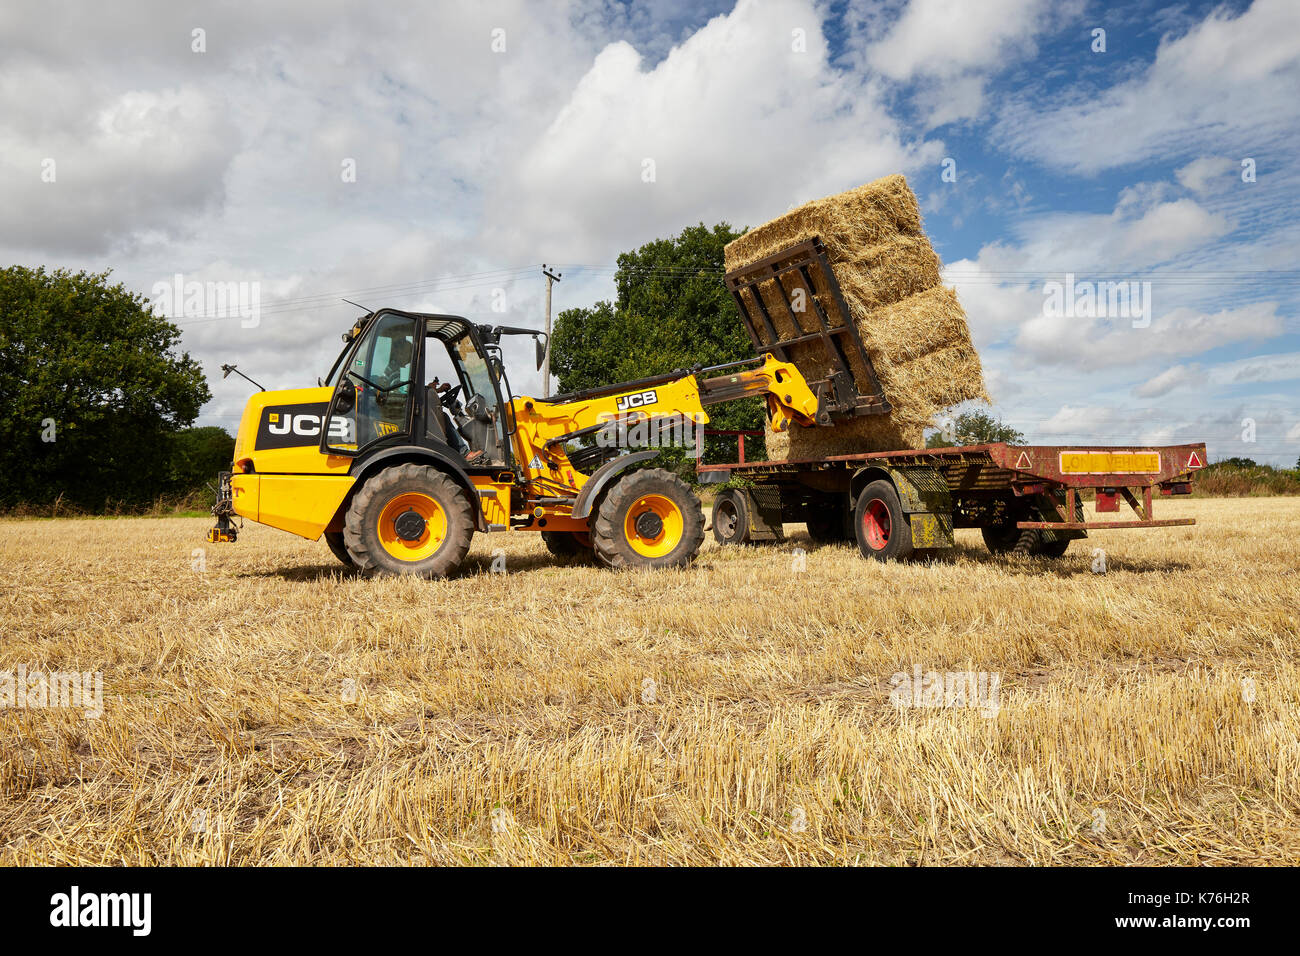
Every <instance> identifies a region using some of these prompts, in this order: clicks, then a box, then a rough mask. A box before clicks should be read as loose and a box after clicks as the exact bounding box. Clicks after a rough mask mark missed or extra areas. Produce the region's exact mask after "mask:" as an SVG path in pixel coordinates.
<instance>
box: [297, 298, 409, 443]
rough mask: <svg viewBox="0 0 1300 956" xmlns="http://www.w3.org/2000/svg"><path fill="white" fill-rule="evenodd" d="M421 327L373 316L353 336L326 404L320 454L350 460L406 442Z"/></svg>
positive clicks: (389, 315) (405, 319) (388, 315)
mask: <svg viewBox="0 0 1300 956" xmlns="http://www.w3.org/2000/svg"><path fill="white" fill-rule="evenodd" d="M419 332H420V322H419V320H418V319H416V318H415V317H413V316H409V315H403V314H401V313H398V312H381V313H379V314H378V315H376V316H375V317H374V318H373V319H372V320H371V321H370V323H369V324H368V325H367V326H366V328H365V330H364V331H363V332H362V333H361V335H360V336H358V338H357V341H356V343H355V345H354V346H353V348H352V352H351V353H350V354H349V355H348V357H347V359H346V360H345V361H344V364H343V367H342V369H341V370H340V371H339V381H338V384H337V385H336V386H335V389H334V394H333V396H331V398H330V405H329V410H328V412H327V423H328V424H327V427H326V429H325V434H324V435H323V436H322V437H321V451H322V452H324V453H326V454H330V455H346V456H348V457H352V458H355V457H356V456H357V455H360V454H362V453H363V452H365V451H366V450H367V449H369V448H370V447H372V446H374V445H375V444H377V443H379V442H386V443H393V444H397V443H400V442H402V441H406V440H409V437H410V434H411V428H412V425H411V416H412V414H413V397H414V395H415V394H416V392H417V391H418V384H419V383H418V381H417V378H416V370H417V369H418V368H419V366H418V364H417V360H418V358H419V356H418V350H419V349H420V348H421V347H422V346H423V341H422V337H421V336H420V334H419Z"/></svg>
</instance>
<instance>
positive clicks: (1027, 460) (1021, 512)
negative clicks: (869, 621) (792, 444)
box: [697, 442, 1206, 551]
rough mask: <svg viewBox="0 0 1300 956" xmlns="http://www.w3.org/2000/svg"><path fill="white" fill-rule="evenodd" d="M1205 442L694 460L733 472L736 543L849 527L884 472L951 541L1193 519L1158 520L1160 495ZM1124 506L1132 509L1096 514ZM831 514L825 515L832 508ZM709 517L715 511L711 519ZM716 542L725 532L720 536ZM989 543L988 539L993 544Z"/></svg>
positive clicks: (921, 535)
mask: <svg viewBox="0 0 1300 956" xmlns="http://www.w3.org/2000/svg"><path fill="white" fill-rule="evenodd" d="M1205 461H1206V452H1205V445H1204V443H1197V444H1189V445H1164V446H1135V445H1122V446H1102V445H1009V444H1006V443H1004V442H998V443H994V444H988V445H967V446H959V447H952V448H911V449H902V450H899V451H886V452H869V453H864V454H857V455H835V456H831V457H827V458H817V459H801V460H788V461H737V462H730V463H726V464H715V465H704V464H701V465H698V466H697V471H698V472H699V477H700V480H701V481H702V482H704V483H722V482H727V481H728V480H729V479H735V478H743V479H744V481H742V482H733V484H736V485H738V486H741V487H739V488H738V489H736V490H733V491H729V492H727V494H728V495H730V496H731V497H730V498H729V499H728V500H729V502H730V505H729V506H728V507H729V508H730V510H731V511H735V512H738V513H739V514H741V515H742V516H743V521H742V524H743V527H742V528H741V529H740V530H739V531H738V532H737V537H736V539H735V543H747V542H749V541H761V540H772V539H780V538H781V537H782V528H783V525H784V523H786V522H792V521H806V522H809V523H810V524H809V527H810V530H811V529H812V527H813V524H812V523H813V522H816V523H817V524H818V526H819V527H822V528H826V527H829V528H832V529H833V528H834V527H835V526H836V524H837V523H838V525H840V526H842V528H843V529H844V530H843V535H844V536H845V537H847V536H849V535H850V534H851V533H852V532H853V523H852V512H853V508H854V505H855V503H856V501H857V499H858V497H859V495H860V493H861V492H862V491H863V489H864V488H865V487H866V486H867V485H868V484H869V483H870V482H872V481H877V480H884V481H887V482H889V483H890V484H891V485H892V487H893V488H894V489H895V490H896V493H897V495H898V498H899V500H900V506H901V509H902V511H903V512H905V513H906V514H907V515H908V516H909V518H908V520H909V524H910V525H911V528H912V531H911V533H912V534H913V536H914V537H915V539H916V547H917V548H935V547H939V548H942V547H949V546H951V541H952V529H953V528H962V527H967V528H981V529H988V531H989V534H988V535H986V540H988V541H997V540H1000V539H999V537H998V535H1002V536H1004V537H1006V536H1011V537H1014V536H1015V535H1016V534H1023V533H1024V532H1028V531H1033V532H1037V533H1038V534H1039V535H1041V536H1042V540H1043V541H1044V542H1046V543H1047V544H1049V545H1051V544H1053V543H1055V544H1056V545H1058V546H1060V550H1062V551H1063V550H1064V544H1066V543H1068V541H1070V540H1072V539H1075V538H1082V537H1086V536H1087V533H1088V531H1093V530H1107V529H1122V528H1163V527H1174V526H1182V525H1192V524H1195V523H1196V522H1195V519H1194V518H1156V517H1155V514H1154V499H1155V497H1156V496H1157V495H1160V496H1167V495H1185V494H1190V493H1191V486H1192V480H1193V478H1194V476H1195V473H1196V472H1197V471H1198V470H1199V469H1200V468H1203V467H1204V466H1205ZM1084 491H1091V492H1093V495H1094V505H1095V509H1096V511H1097V513H1098V517H1096V518H1094V519H1093V520H1088V519H1087V518H1086V516H1085V515H1084V512H1083V499H1082V496H1081V493H1082V492H1084ZM1125 504H1127V505H1128V506H1129V508H1130V509H1131V511H1132V512H1133V517H1132V518H1125V519H1120V518H1119V517H1118V515H1116V517H1115V518H1113V519H1112V518H1102V517H1100V516H1101V515H1110V514H1115V513H1117V512H1119V511H1120V510H1121V506H1122V505H1125ZM828 516H829V517H828ZM716 526H717V521H716V520H715V527H716ZM719 540H722V539H721V537H720V538H719ZM990 546H992V544H991V545H990Z"/></svg>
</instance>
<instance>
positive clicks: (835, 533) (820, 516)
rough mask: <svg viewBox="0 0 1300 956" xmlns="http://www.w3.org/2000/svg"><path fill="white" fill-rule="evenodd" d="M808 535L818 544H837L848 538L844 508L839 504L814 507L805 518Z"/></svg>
mask: <svg viewBox="0 0 1300 956" xmlns="http://www.w3.org/2000/svg"><path fill="white" fill-rule="evenodd" d="M805 523H806V524H807V526H808V537H810V538H812V539H813V540H814V541H816V542H817V543H818V544H836V543H839V542H841V541H845V540H847V539H848V535H847V534H845V530H846V529H845V527H844V509H843V508H841V507H840V506H839V505H837V504H832V505H827V506H825V507H814V508H813V509H812V510H810V511H809V512H808V515H807V517H806V519H805Z"/></svg>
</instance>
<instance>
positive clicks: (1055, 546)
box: [1038, 536, 1074, 558]
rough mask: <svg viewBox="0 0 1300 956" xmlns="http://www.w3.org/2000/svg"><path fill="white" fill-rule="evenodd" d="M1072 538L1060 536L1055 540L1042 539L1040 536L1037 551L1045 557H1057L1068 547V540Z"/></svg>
mask: <svg viewBox="0 0 1300 956" xmlns="http://www.w3.org/2000/svg"><path fill="white" fill-rule="evenodd" d="M1073 540H1074V539H1073V538H1062V539H1058V540H1056V541H1044V540H1043V539H1042V537H1041V536H1040V537H1039V539H1038V553H1039V554H1041V555H1042V556H1043V557H1045V558H1059V557H1061V556H1062V555H1064V554H1065V552H1066V551H1068V550H1069V548H1070V542H1071V541H1073Z"/></svg>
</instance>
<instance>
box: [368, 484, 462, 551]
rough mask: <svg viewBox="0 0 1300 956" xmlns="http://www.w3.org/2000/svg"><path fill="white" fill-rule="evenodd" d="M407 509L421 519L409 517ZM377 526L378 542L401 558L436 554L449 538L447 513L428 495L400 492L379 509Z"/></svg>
mask: <svg viewBox="0 0 1300 956" xmlns="http://www.w3.org/2000/svg"><path fill="white" fill-rule="evenodd" d="M408 512H414V513H415V514H416V515H418V516H419V519H420V520H419V521H416V520H415V518H411V517H407V514H408ZM399 519H400V522H399ZM421 524H422V527H421ZM378 530H379V543H380V544H381V545H383V548H384V550H385V551H387V552H388V553H389V554H390V555H392V556H393V557H395V558H397V559H398V560H399V561H423V560H424V559H425V558H427V557H430V556H432V555H434V554H437V553H438V549H439V548H441V547H442V543H443V541H445V540H446V539H447V513H446V512H445V511H443V510H442V505H440V504H438V502H437V501H435V500H434V499H432V498H430V497H429V496H428V495H423V494H419V493H416V492H411V493H409V494H404V495H398V496H397V497H396V498H394V499H393V500H392V501H390V502H388V504H386V505H384V510H383V511H381V512H380V513H379V529H378ZM417 532H418V533H417Z"/></svg>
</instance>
